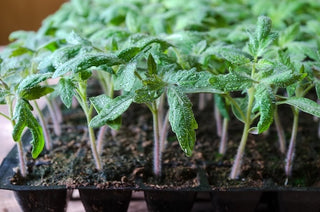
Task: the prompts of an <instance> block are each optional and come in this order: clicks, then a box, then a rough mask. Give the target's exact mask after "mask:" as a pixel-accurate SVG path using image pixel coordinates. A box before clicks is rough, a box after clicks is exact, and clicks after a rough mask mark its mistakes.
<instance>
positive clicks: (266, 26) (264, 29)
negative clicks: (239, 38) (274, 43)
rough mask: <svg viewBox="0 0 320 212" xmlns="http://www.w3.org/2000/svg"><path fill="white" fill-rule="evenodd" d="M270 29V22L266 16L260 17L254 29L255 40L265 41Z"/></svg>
mask: <svg viewBox="0 0 320 212" xmlns="http://www.w3.org/2000/svg"><path fill="white" fill-rule="evenodd" d="M271 27H272V21H271V19H270V18H269V17H267V16H260V17H259V18H258V22H257V28H256V38H257V40H258V41H262V40H265V39H266V38H267V37H268V36H269V34H270V32H271Z"/></svg>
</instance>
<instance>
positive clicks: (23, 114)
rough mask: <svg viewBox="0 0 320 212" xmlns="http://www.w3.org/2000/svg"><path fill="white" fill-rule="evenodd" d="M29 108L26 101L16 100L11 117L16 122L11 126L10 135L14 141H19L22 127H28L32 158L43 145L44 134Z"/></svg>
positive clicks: (40, 150) (36, 155)
mask: <svg viewBox="0 0 320 212" xmlns="http://www.w3.org/2000/svg"><path fill="white" fill-rule="evenodd" d="M31 109H32V107H31V106H30V104H29V103H28V102H26V101H25V100H23V99H19V100H18V102H17V104H16V106H15V109H14V116H13V119H14V120H15V121H16V124H15V126H14V128H13V133H12V137H13V139H14V140H15V141H20V139H21V136H22V132H23V130H24V128H26V127H28V128H29V129H30V131H31V135H32V141H31V145H32V151H31V154H32V157H33V158H37V157H38V156H39V154H40V153H41V152H42V150H43V147H44V136H43V132H42V128H41V126H40V125H39V123H38V121H37V119H36V118H35V117H34V116H33V114H32V112H31Z"/></svg>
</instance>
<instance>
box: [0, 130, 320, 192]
mask: <svg viewBox="0 0 320 212" xmlns="http://www.w3.org/2000/svg"><path fill="white" fill-rule="evenodd" d="M25 136H27V135H26V134H25ZM24 140H25V139H24ZM18 163H19V160H18V157H17V146H16V145H15V146H14V147H13V148H12V149H11V150H10V152H9V153H8V154H7V156H6V157H5V158H4V159H3V161H2V164H1V166H0V189H4V190H12V191H44V190H66V189H70V190H72V189H89V190H131V191H184V192H239V191H242V192H243V191H247V192H320V187H286V186H278V187H275V186H272V187H267V186H265V187H229V188H226V187H216V186H213V185H209V183H208V179H207V176H206V174H205V171H204V169H203V168H198V177H197V179H198V182H199V185H197V186H195V187H187V186H178V187H174V186H165V185H160V186H156V185H149V184H145V183H143V182H142V180H137V181H136V182H135V185H134V186H119V187H116V186H110V187H103V188H99V187H97V186H94V185H90V186H70V187H68V186H67V185H49V186H42V185H40V186H30V185H13V184H11V183H10V179H11V177H12V176H13V175H14V173H15V172H14V168H15V167H18Z"/></svg>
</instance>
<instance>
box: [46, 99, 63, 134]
mask: <svg viewBox="0 0 320 212" xmlns="http://www.w3.org/2000/svg"><path fill="white" fill-rule="evenodd" d="M46 101H47V106H48V110H49V113H50V116H51V120H52V124H53V131H54V133H55V134H56V135H57V136H60V135H61V128H60V123H59V122H58V118H57V113H56V112H55V109H54V107H53V104H52V101H51V100H50V99H49V98H48V97H46Z"/></svg>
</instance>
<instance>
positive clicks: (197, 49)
mask: <svg viewBox="0 0 320 212" xmlns="http://www.w3.org/2000/svg"><path fill="white" fill-rule="evenodd" d="M206 48H207V41H206V40H202V41H200V42H199V43H197V44H196V45H195V46H194V47H193V52H194V53H195V54H201V53H202V52H203V51H204V50H205V49H206Z"/></svg>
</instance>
